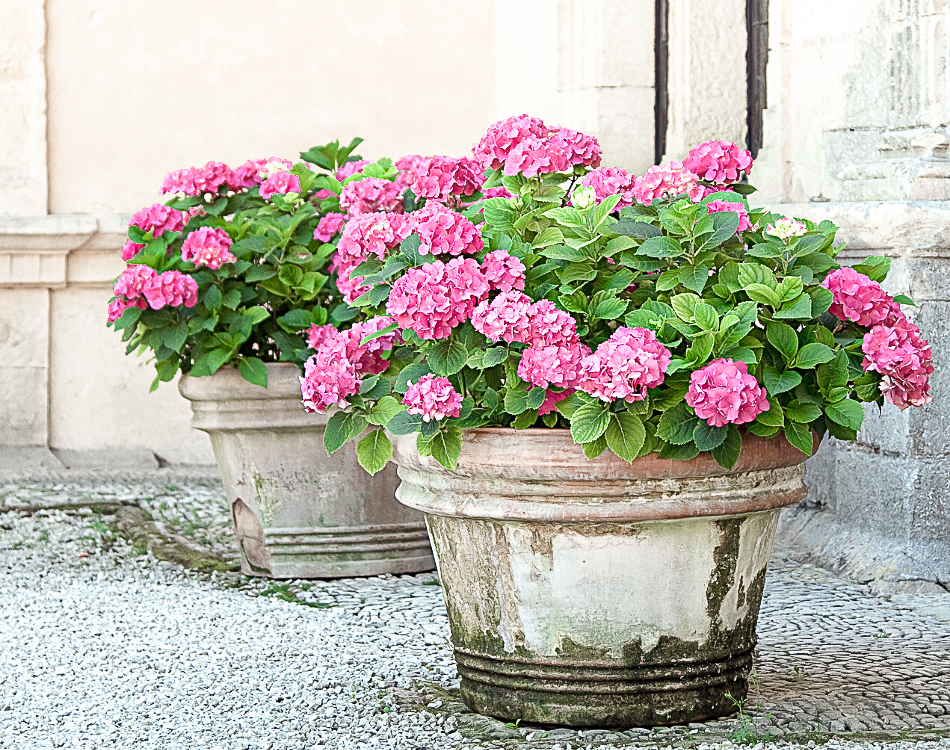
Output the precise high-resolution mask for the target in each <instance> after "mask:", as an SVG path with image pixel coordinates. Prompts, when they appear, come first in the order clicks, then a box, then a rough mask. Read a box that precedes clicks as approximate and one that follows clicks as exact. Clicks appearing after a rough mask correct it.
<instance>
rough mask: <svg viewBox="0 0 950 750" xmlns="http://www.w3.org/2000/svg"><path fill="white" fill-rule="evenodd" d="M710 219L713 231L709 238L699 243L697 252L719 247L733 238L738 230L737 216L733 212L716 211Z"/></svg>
mask: <svg viewBox="0 0 950 750" xmlns="http://www.w3.org/2000/svg"><path fill="white" fill-rule="evenodd" d="M711 218H712V220H713V226H714V230H713V232H712V234H711V235H709V237H707V238H706V239H704V240H702V241H701V242H700V243H699V246H698V247H697V248H696V251H697V252H700V253H701V252H704V251H706V250H712V249H714V248H717V247H719V246H720V245H721V244H722V243H724V242H725V241H726V240H728V239H730V238H731V237H734V236H735V234H736V231H737V230H738V229H739V215H738V214H737V213H735V212H734V211H717V212H715V213H714V214H713V215H712V216H711Z"/></svg>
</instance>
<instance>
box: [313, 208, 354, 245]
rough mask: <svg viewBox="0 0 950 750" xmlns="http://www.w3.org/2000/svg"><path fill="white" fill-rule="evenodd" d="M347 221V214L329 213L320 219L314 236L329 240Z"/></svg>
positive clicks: (320, 239) (322, 240)
mask: <svg viewBox="0 0 950 750" xmlns="http://www.w3.org/2000/svg"><path fill="white" fill-rule="evenodd" d="M345 222H346V215H345V214H338V213H329V214H327V215H326V216H324V217H323V218H322V219H320V223H319V224H317V228H316V229H314V230H313V238H314V239H315V240H319V241H320V242H329V241H330V240H332V239H333V238H334V237H335V236H336V235H337V233H338V232H339V231H340V230H341V229H342V228H343V224H344V223H345Z"/></svg>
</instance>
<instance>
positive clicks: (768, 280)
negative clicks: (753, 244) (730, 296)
mask: <svg viewBox="0 0 950 750" xmlns="http://www.w3.org/2000/svg"><path fill="white" fill-rule="evenodd" d="M737 278H738V282H739V285H740V288H741V289H746V288H748V287H749V286H750V285H751V284H764V285H765V286H767V287H768V288H769V289H775V287H776V281H775V276H773V275H772V271H771V270H769V269H768V268H766V267H765V266H763V265H760V264H758V263H740V264H739V268H738V276H737ZM723 283H726V284H728V282H725V281H724V282H723ZM736 291H738V289H737V290H736Z"/></svg>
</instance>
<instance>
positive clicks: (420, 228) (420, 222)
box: [409, 203, 485, 255]
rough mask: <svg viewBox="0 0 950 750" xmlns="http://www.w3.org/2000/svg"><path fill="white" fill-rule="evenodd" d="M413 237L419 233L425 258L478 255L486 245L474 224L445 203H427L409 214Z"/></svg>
mask: <svg viewBox="0 0 950 750" xmlns="http://www.w3.org/2000/svg"><path fill="white" fill-rule="evenodd" d="M409 223H410V227H411V229H410V234H411V233H412V232H418V233H419V239H420V240H421V244H420V246H419V252H420V253H421V254H422V255H461V254H462V253H477V252H478V251H479V250H481V249H482V248H483V247H484V246H485V243H484V242H483V241H482V235H481V234H480V233H479V231H478V227H476V226H475V225H474V224H473V223H472V222H470V221H469V220H468V219H466V218H465V217H464V216H462V214H460V213H456V212H455V211H453V210H452V209H450V208H446V207H445V206H443V205H442V204H441V203H427V204H426V205H425V206H424V207H423V208H421V209H419V210H418V211H413V212H412V213H411V214H409Z"/></svg>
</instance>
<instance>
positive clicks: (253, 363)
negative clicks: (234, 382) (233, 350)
mask: <svg viewBox="0 0 950 750" xmlns="http://www.w3.org/2000/svg"><path fill="white" fill-rule="evenodd" d="M237 368H238V372H239V373H240V374H241V377H242V378H244V379H245V380H246V381H247V382H248V383H253V384H254V385H259V386H260V387H261V388H266V387H267V366H266V365H265V364H264V363H263V362H262V361H261V360H260V359H258V358H257V357H241V359H239V360H238V366H237Z"/></svg>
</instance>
